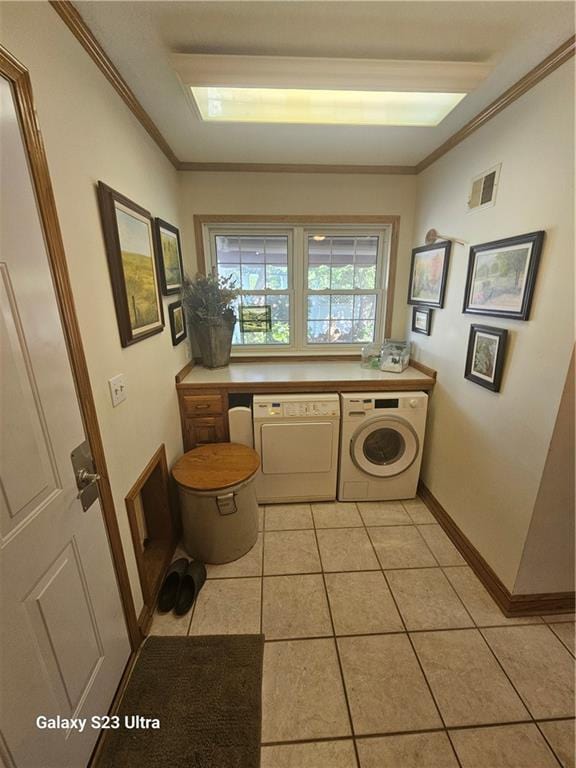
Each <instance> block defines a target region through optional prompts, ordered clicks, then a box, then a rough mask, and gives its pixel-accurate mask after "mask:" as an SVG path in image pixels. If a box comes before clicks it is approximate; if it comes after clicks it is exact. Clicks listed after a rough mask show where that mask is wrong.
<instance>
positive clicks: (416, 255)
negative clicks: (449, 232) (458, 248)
mask: <svg viewBox="0 0 576 768" xmlns="http://www.w3.org/2000/svg"><path fill="white" fill-rule="evenodd" d="M451 249H452V242H451V241H450V240H443V241H441V242H439V243H432V244H431V245H422V246H420V247H419V248H413V250H412V261H411V263H410V284H409V286H408V304H418V305H421V306H426V307H436V308H437V309H441V308H442V307H443V306H444V295H445V293H446V278H447V276H448V265H449V264H450V251H451Z"/></svg>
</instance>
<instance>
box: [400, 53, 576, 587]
mask: <svg viewBox="0 0 576 768" xmlns="http://www.w3.org/2000/svg"><path fill="white" fill-rule="evenodd" d="M573 111H574V76H573V62H572V61H570V62H569V63H566V64H564V65H563V66H562V67H561V68H560V69H558V70H557V71H556V72H554V73H553V74H552V75H550V76H549V77H548V78H546V79H545V80H543V81H542V82H541V83H539V84H538V85H537V86H536V87H535V88H533V89H532V90H531V91H529V92H528V93H527V94H525V95H524V96H523V97H521V98H520V99H519V100H518V101H516V102H515V103H514V104H513V105H511V106H510V107H509V108H508V109H506V110H504V111H503V112H502V113H501V114H500V115H498V116H497V117H496V118H494V119H493V120H491V121H490V122H489V123H488V124H486V125H485V126H484V127H483V128H481V129H480V130H479V131H477V132H476V133H474V134H473V135H472V136H470V137H469V138H468V139H466V141H464V142H462V143H461V144H459V145H458V146H457V147H456V148H455V149H453V150H452V151H451V152H449V153H448V154H447V155H445V156H444V157H443V158H441V159H440V160H439V161H437V162H436V163H434V164H433V165H432V166H431V167H430V168H428V169H427V170H426V171H425V172H424V173H422V174H421V175H420V176H419V177H418V199H417V207H416V218H415V228H414V245H415V246H416V245H421V244H422V243H423V242H424V235H425V233H426V231H427V230H428V229H430V228H431V227H434V228H436V229H437V230H438V231H440V232H442V233H443V234H445V235H448V236H453V237H456V238H460V239H462V240H465V241H466V243H467V245H466V247H462V246H458V245H456V246H455V248H454V249H453V254H452V263H451V266H450V272H449V276H448V287H447V293H446V302H445V307H444V309H441V310H435V311H434V316H433V324H432V335H431V336H430V337H425V336H422V335H416V334H413V335H412V340H413V342H414V345H415V347H416V350H415V357H416V358H417V359H419V360H421V361H422V362H424V363H426V364H428V365H431V366H432V367H433V368H436V369H437V370H438V382H437V385H436V388H435V390H434V394H433V397H432V401H431V412H430V419H429V430H428V438H427V446H426V451H425V458H424V464H423V480H424V482H425V483H426V485H427V486H428V487H429V488H430V490H431V491H432V493H433V494H434V495H435V496H436V497H437V499H438V500H439V501H440V503H441V504H442V505H443V506H444V508H445V509H446V510H447V512H448V513H449V514H450V515H451V517H452V518H453V519H454V520H455V522H456V523H457V524H458V526H459V527H460V528H461V530H462V531H463V532H464V534H465V535H466V536H467V537H468V538H469V539H470V541H471V542H472V543H473V544H474V545H475V546H476V548H477V549H478V550H479V551H480V553H481V554H482V555H483V556H484V558H485V559H486V560H487V561H488V563H489V564H490V565H491V566H492V568H493V569H494V570H495V571H496V573H497V574H498V576H499V577H500V578H501V579H502V581H503V582H504V584H505V585H506V586H507V587H508V589H510V590H511V591H513V590H514V587H515V579H516V575H517V572H518V569H519V564H520V559H521V556H522V551H523V548H524V545H525V541H526V537H527V533H528V528H529V525H530V521H531V518H532V513H533V510H534V506H535V502H536V496H537V493H538V489H539V486H540V480H541V477H542V473H543V469H544V464H545V461H546V456H547V452H548V448H549V444H550V440H551V436H552V432H553V429H554V424H555V420H556V415H557V412H558V407H559V403H560V398H561V394H562V389H563V386H564V382H565V379H566V373H567V370H568V365H569V361H570V356H571V351H572V345H573V339H574V328H573V299H574V241H573V229H574V221H573V213H574V208H573V205H574V197H573V189H574V178H573V169H574V156H573V141H574V117H573ZM500 162H501V163H502V171H501V175H500V188H499V190H498V196H497V201H496V205H495V206H494V207H493V208H488V209H485V210H482V211H477V212H474V213H467V212H466V201H467V196H468V192H469V186H470V180H471V179H472V177H473V176H475V175H476V174H478V173H480V172H482V171H483V170H485V169H488V168H490V167H491V166H493V165H495V164H496V163H500ZM540 229H543V230H546V240H545V245H544V250H543V254H542V260H541V264H540V269H539V274H538V278H537V282H536V290H535V293H534V301H533V304H532V313H531V318H530V320H529V321H528V322H521V321H514V320H506V319H502V318H491V317H482V316H480V315H465V314H462V302H463V295H464V285H465V280H466V268H467V262H468V247H469V245H472V244H477V243H483V242H487V241H490V240H496V239H498V238H503V237H508V236H512V235H519V234H522V233H525V232H533V231H535V230H540ZM471 323H485V324H487V325H493V326H496V327H503V328H507V329H508V330H509V347H508V351H507V354H506V361H505V368H504V377H503V380H502V388H501V392H500V393H499V394H495V393H493V392H490V391H488V390H486V389H483V388H481V387H479V386H477V385H475V384H473V383H472V382H469V381H467V380H465V379H464V376H463V373H464V363H465V359H466V349H467V344H468V333H469V327H470V325H471ZM563 519H564V523H562V520H556V519H554V518H553V517H552V516H551V518H550V520H549V524H550V525H555V524H558V525H562V524H564V525H565V520H566V516H564V518H563ZM566 535H569V531H566ZM548 565H549V567H550V568H552V569H556V573H555V576H554V583H555V585H556V586H555V588H556V589H560V588H561V587H560V586H559V585H560V584H561V583H563V584H564V587H563V589H566V590H569V589H572V588H573V574H572V573H571V572H570V569H566V568H565V569H564V571H563V572H562V573H561V574H559V573H558V572H557V570H558V568H559V567H560V566H559V564H558V563H554V562H553V559H552V557H550V562H549V563H548ZM542 570H545V569H544V568H543V569H542ZM538 591H546V586H545V585H544V583H543V582H541V584H540V589H539V590H538Z"/></svg>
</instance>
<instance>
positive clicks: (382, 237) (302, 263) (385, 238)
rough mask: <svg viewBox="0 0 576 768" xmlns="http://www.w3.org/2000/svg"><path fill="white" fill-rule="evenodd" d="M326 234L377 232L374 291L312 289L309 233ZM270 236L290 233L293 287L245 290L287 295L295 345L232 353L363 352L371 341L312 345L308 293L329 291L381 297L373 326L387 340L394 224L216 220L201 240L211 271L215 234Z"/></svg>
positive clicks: (252, 346)
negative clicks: (233, 221) (308, 277)
mask: <svg viewBox="0 0 576 768" xmlns="http://www.w3.org/2000/svg"><path fill="white" fill-rule="evenodd" d="M314 234H323V235H326V236H327V237H328V236H330V235H333V236H337V235H348V236H358V235H362V236H370V235H371V236H374V237H378V254H377V260H376V287H375V288H374V289H367V288H356V289H350V290H344V289H342V290H334V289H325V290H320V291H314V290H309V289H308V285H307V274H308V248H307V238H308V236H309V235H314ZM219 235H224V236H230V237H233V236H246V235H254V236H256V237H262V236H265V235H275V236H287V237H288V288H287V289H283V290H275V291H274V290H263V291H243V293H246V294H248V295H271V294H288V296H289V301H290V315H289V316H290V343H289V344H242V345H234V346H233V347H232V357H244V356H246V355H249V356H255V355H257V356H262V357H272V356H277V355H281V356H285V357H290V356H291V355H292V356H294V355H298V356H300V355H302V356H309V357H322V356H328V355H330V356H334V355H350V354H351V353H356V354H357V353H359V352H360V350H361V349H362V347H363V346H364V345H365V344H367V343H369V342H359V343H357V344H339V343H333V344H330V343H325V344H311V343H308V340H307V326H306V320H307V304H308V295H310V294H312V295H323V294H326V295H330V294H333V293H337V294H347V295H357V294H359V295H366V294H375V295H376V318H375V324H374V339H375V341H376V342H378V341H381V340H383V339H384V329H385V323H386V314H387V312H386V309H387V304H388V300H389V296H388V293H389V291H388V288H389V286H388V276H389V271H390V249H391V243H392V224H388V223H385V222H383V223H382V224H380V223H378V224H363V223H359V224H354V221H353V217H352V220H351V221H350V223H346V222H343V223H342V224H334V223H327V224H326V225H323V224H321V223H316V222H310V223H308V224H307V223H305V222H304V223H302V222H294V223H291V222H290V221H285V222H278V223H276V222H266V221H263V222H261V223H259V222H255V223H233V224H231V223H230V222H226V221H223V222H222V224H218V222H217V221H216V222H215V221H211V222H210V223H204V224H203V225H202V239H203V244H204V253H205V254H206V269H207V271H210V270H212V269H213V268H215V267H216V237H217V236H219Z"/></svg>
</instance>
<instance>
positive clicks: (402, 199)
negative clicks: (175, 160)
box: [180, 171, 416, 337]
mask: <svg viewBox="0 0 576 768" xmlns="http://www.w3.org/2000/svg"><path fill="white" fill-rule="evenodd" d="M180 176H181V179H180V183H181V190H182V203H181V206H182V207H181V220H182V233H183V236H184V245H183V249H184V251H185V252H187V253H188V254H189V255H190V254H193V253H195V245H194V225H193V220H192V216H193V215H194V214H261V215H290V214H293V215H307V214H308V215H315V214H318V215H322V214H325V215H343V216H346V215H349V216H362V215H364V216H372V215H373V216H378V215H398V216H400V237H399V245H398V266H397V272H396V290H395V297H396V301H395V307H394V315H393V318H392V333H393V335H397V334H400V335H401V337H403V334H404V318H405V297H406V294H407V291H408V260H407V255H408V254H409V252H410V247H411V245H410V244H411V237H412V226H413V215H414V198H415V189H416V177H415V176H380V175H374V176H372V175H360V174H359V175H340V174H313V173H309V174H298V173H195V172H190V171H188V172H184V173H181V174H180ZM190 268H191V269H192V270H193V269H194V268H195V262H191V265H190Z"/></svg>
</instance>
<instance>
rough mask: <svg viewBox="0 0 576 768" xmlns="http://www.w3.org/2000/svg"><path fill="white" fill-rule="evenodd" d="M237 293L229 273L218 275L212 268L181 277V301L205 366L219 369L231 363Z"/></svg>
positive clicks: (234, 282)
mask: <svg viewBox="0 0 576 768" xmlns="http://www.w3.org/2000/svg"><path fill="white" fill-rule="evenodd" d="M239 293H240V291H239V290H238V289H237V288H236V281H235V280H234V279H233V278H232V277H231V276H230V277H222V276H220V277H219V276H218V275H217V274H216V273H215V271H213V272H212V273H211V274H209V275H201V274H197V275H196V277H194V279H191V278H189V277H188V276H186V277H185V278H184V283H183V286H182V303H183V305H184V309H185V311H186V315H187V317H188V322H189V324H190V326H191V327H192V328H193V329H194V336H195V338H196V339H197V341H198V346H199V347H200V353H201V355H202V363H203V364H204V365H205V366H206V368H222V367H223V366H225V365H228V363H229V362H230V350H231V347H232V334H233V333H234V326H235V325H236V315H235V313H234V309H233V308H232V302H233V301H234V299H236V297H237V296H238V294H239Z"/></svg>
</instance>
